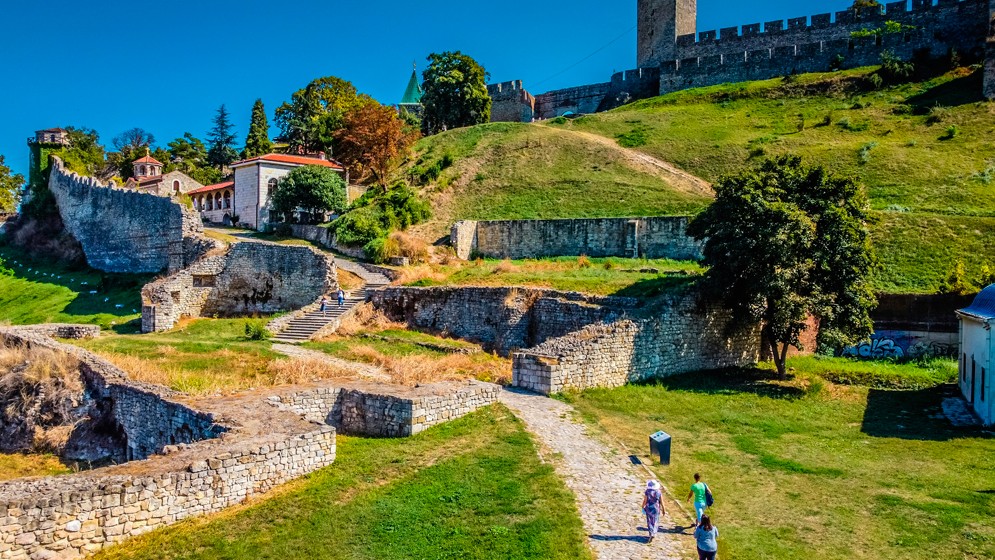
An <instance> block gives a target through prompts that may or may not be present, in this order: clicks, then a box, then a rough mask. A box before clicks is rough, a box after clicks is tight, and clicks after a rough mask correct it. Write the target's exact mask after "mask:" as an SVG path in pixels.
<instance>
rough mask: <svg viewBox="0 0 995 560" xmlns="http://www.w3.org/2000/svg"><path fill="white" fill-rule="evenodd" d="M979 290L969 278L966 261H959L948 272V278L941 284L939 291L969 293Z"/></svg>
mask: <svg viewBox="0 0 995 560" xmlns="http://www.w3.org/2000/svg"><path fill="white" fill-rule="evenodd" d="M977 291H978V288H977V286H975V285H974V284H972V283H971V281H970V280H969V279H968V278H967V272H966V270H965V268H964V261H957V263H956V264H955V265H954V266H953V268H951V269H950V272H948V273H947V277H946V279H944V280H943V283H942V284H940V289H939V290H938V293H941V294H959V295H967V294H973V293H975V292H977Z"/></svg>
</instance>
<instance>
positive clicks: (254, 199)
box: [231, 154, 349, 230]
mask: <svg viewBox="0 0 995 560" xmlns="http://www.w3.org/2000/svg"><path fill="white" fill-rule="evenodd" d="M305 165H318V166H321V167H327V168H329V169H332V170H334V171H336V172H338V173H340V174H341V175H342V176H343V179H345V181H346V183H347V184H348V182H349V178H348V175H346V170H345V168H344V167H342V165H341V164H339V163H337V162H334V161H330V160H328V159H326V158H325V157H324V156H321V157H306V156H295V155H290V154H266V155H264V156H259V157H255V158H252V159H247V160H244V161H239V162H235V163H233V164H231V168H232V170H234V171H235V185H234V198H235V201H234V207H235V208H234V209H235V216H237V218H238V220H237V221H238V223H239V224H241V225H242V226H244V227H248V228H252V229H256V230H262V229H265V228H266V226H267V225H268V224H269V204H270V199H271V198H272V196H273V193H274V192H275V191H276V186H277V183H279V181H280V179H282V178H283V177H286V176H287V175H288V174H289V173H290V172H291V171H292V170H294V169H295V168H297V167H302V166H305Z"/></svg>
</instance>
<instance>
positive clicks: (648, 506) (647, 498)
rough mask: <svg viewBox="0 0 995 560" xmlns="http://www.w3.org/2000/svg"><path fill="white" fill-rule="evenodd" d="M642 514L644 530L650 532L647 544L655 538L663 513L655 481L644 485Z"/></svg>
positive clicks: (657, 483)
mask: <svg viewBox="0 0 995 560" xmlns="http://www.w3.org/2000/svg"><path fill="white" fill-rule="evenodd" d="M643 513H645V514H646V528H647V529H649V532H650V538H649V540H648V541H646V543H647V544H649V543H651V542H653V539H654V538H656V532H657V530H658V529H659V528H660V516H661V515H663V514H664V513H665V512H664V509H663V493H662V492H660V483H659V482H657V481H655V480H651V481H649V482H647V483H646V491H645V492H643Z"/></svg>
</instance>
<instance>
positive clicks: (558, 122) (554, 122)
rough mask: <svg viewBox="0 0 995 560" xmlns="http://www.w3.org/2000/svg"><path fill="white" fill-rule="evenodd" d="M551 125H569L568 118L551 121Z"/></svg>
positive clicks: (557, 118)
mask: <svg viewBox="0 0 995 560" xmlns="http://www.w3.org/2000/svg"><path fill="white" fill-rule="evenodd" d="M549 122H550V123H551V124H567V118H566V117H556V118H555V119H553V120H551V121H549Z"/></svg>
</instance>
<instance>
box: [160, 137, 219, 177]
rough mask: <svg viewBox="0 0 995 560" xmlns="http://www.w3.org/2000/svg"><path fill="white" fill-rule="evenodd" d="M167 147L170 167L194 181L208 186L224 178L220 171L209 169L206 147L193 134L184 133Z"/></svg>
mask: <svg viewBox="0 0 995 560" xmlns="http://www.w3.org/2000/svg"><path fill="white" fill-rule="evenodd" d="M167 147H168V148H169V159H170V162H171V165H172V167H173V168H174V169H176V170H178V171H182V172H183V173H186V174H187V175H189V176H190V177H192V178H193V179H194V180H196V181H198V182H200V183H202V184H205V185H210V184H213V183H218V182H220V181H221V179H223V178H224V175H223V174H222V172H221V171H219V170H217V169H215V168H213V167H211V165H210V164H209V163H208V162H207V147H206V146H204V143H203V142H202V141H201V140H200V139H199V138H197V137H196V136H194V135H193V134H190V133H189V132H185V133H183V137H182V138H177V139H175V140H173V141H172V142H170V143H169V144H167Z"/></svg>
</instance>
